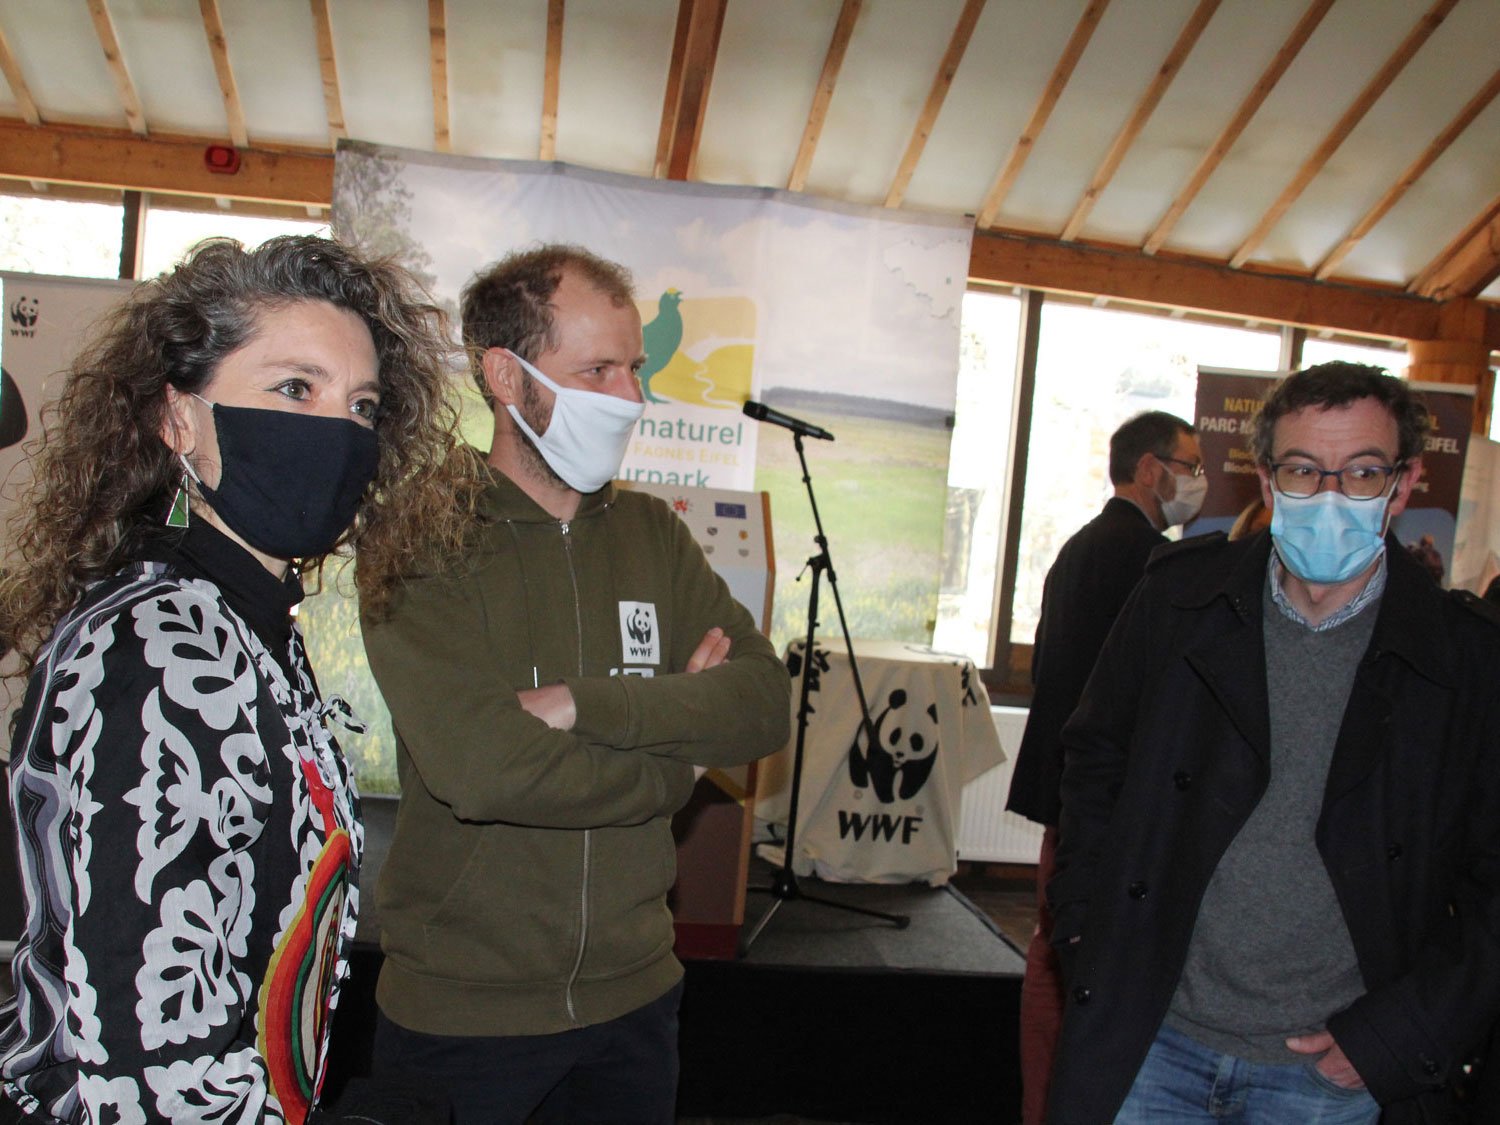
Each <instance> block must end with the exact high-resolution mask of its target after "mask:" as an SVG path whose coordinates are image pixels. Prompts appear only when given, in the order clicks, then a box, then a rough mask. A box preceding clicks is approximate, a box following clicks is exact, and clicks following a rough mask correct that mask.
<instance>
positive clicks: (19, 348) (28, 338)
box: [0, 270, 135, 550]
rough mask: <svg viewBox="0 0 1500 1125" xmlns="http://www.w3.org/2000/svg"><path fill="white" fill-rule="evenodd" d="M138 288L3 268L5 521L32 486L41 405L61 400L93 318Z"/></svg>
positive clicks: (1, 515) (0, 453) (0, 349)
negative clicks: (31, 458)
mask: <svg viewBox="0 0 1500 1125" xmlns="http://www.w3.org/2000/svg"><path fill="white" fill-rule="evenodd" d="M134 285H135V282H133V281H111V280H107V279H100V278H85V277H48V276H45V275H42V274H31V273H12V272H9V271H4V270H0V307H3V308H4V309H5V331H4V335H3V336H0V371H3V374H0V522H3V521H4V520H6V519H8V518H9V517H10V514H11V512H12V510H13V509H14V507H15V503H16V498H17V497H18V496H19V495H20V494H21V493H22V492H23V491H24V490H25V489H26V486H27V485H29V484H30V483H31V470H30V467H29V466H28V465H27V463H26V451H27V450H28V449H29V448H30V446H31V444H32V443H33V442H34V441H35V440H36V439H37V438H39V437H41V432H42V427H41V409H42V407H43V405H44V404H46V403H47V402H48V401H50V400H51V399H52V398H54V397H56V395H57V393H58V390H59V389H60V388H61V386H62V380H63V378H64V377H65V376H66V373H67V369H68V367H69V366H70V365H71V364H72V362H73V360H74V358H75V357H76V356H77V355H78V352H79V351H80V350H81V349H82V348H83V347H84V345H85V344H87V343H88V342H89V339H90V331H89V330H90V328H91V327H92V325H93V324H94V322H96V321H97V320H98V319H99V318H100V317H101V316H103V315H104V313H105V312H107V311H108V310H109V309H110V308H112V307H113V306H114V305H115V304H117V303H118V302H119V301H121V300H123V299H124V297H125V295H126V294H127V293H129V292H130V290H131V288H132V286H134ZM6 546H7V550H8V549H9V544H8V543H7V545H6Z"/></svg>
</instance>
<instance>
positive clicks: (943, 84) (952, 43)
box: [885, 0, 984, 207]
mask: <svg viewBox="0 0 1500 1125" xmlns="http://www.w3.org/2000/svg"><path fill="white" fill-rule="evenodd" d="M983 11H984V0H964V8H963V11H961V12H960V13H959V14H958V24H957V26H955V27H954V29H953V36H952V38H950V39H949V40H948V49H947V50H946V51H944V52H943V61H942V62H940V63H939V64H938V71H937V74H936V75H935V76H934V77H933V79H932V89H930V90H929V91H928V92H927V103H926V104H925V105H924V106H922V112H921V113H920V114H918V115H917V124H916V127H915V128H914V129H913V130H912V132H911V140H909V141H907V142H906V152H905V153H904V154H903V155H902V157H901V163H900V165H898V166H897V168H896V177H895V179H893V180H892V181H891V190H890V191H888V192H886V196H885V205H886V206H887V207H900V206H901V201H902V200H903V199H905V198H906V189H907V186H908V185H909V184H910V183H911V178H912V175H913V174H914V173H915V172H916V170H917V161H919V160H921V159H922V150H923V149H925V148H926V147H927V139H928V138H929V137H931V136H932V127H933V125H935V124H936V123H937V118H938V114H939V113H940V112H942V108H943V100H944V99H945V98H947V96H948V91H949V89H950V88H951V87H952V86H953V77H954V75H956V74H957V73H958V64H959V63H961V62H963V58H964V52H965V51H966V50H968V48H969V40H970V38H972V37H973V35H974V25H975V24H977V23H978V22H979V16H980V13H981V12H983Z"/></svg>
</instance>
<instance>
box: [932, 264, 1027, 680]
mask: <svg viewBox="0 0 1500 1125" xmlns="http://www.w3.org/2000/svg"><path fill="white" fill-rule="evenodd" d="M1020 328H1021V302H1020V300H1019V299H1018V298H1016V297H1013V296H1009V295H1001V294H997V293H984V292H978V291H971V292H969V293H968V294H966V295H965V296H964V304H963V327H962V329H961V332H962V336H961V339H960V343H959V367H958V386H957V407H956V411H955V418H954V425H953V441H952V445H951V447H950V450H949V455H948V510H947V518H946V520H945V522H944V527H943V555H942V568H943V577H942V585H941V587H940V588H939V592H938V616H937V625H936V627H935V628H934V629H933V636H932V643H933V647H935V648H938V649H941V650H943V651H945V652H961V653H963V654H964V655H965V656H967V657H969V659H971V660H973V661H974V662H975V663H976V664H977V665H979V667H981V668H983V667H985V666H987V665H988V664H989V663H990V652H991V645H990V636H991V629H992V627H993V618H994V608H995V590H996V585H995V583H996V578H997V576H998V575H997V571H998V569H999V563H1000V547H1001V544H1002V542H1003V535H1002V533H1003V530H1004V524H1005V507H1006V483H1007V480H1008V479H1009V477H1010V461H1011V428H1012V427H1011V421H1012V418H1013V416H1014V413H1015V390H1016V388H1015V381H1016V346H1017V342H1018V339H1019V335H1020Z"/></svg>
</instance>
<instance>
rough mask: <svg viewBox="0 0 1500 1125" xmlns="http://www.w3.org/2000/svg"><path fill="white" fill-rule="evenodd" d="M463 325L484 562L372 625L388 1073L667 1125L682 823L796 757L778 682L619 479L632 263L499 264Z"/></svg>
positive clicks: (476, 1097) (450, 575)
mask: <svg viewBox="0 0 1500 1125" xmlns="http://www.w3.org/2000/svg"><path fill="white" fill-rule="evenodd" d="M463 321H464V339H465V343H466V345H467V346H468V348H469V352H470V355H471V357H472V359H473V364H474V374H475V378H476V380H477V381H478V382H479V384H480V387H481V389H482V390H483V392H484V394H485V396H486V398H487V399H488V400H489V401H490V403H491V406H492V408H493V409H494V413H495V431H494V443H493V446H492V449H491V452H490V454H489V456H488V463H489V470H490V473H491V477H492V480H491V482H490V484H489V486H488V487H487V488H486V489H485V492H484V494H483V497H482V499H481V502H480V505H479V512H478V520H477V528H476V531H475V534H474V541H473V545H472V547H471V549H470V550H469V552H468V555H467V557H466V559H465V562H464V564H463V565H461V566H460V567H458V568H456V569H452V570H450V571H449V572H446V573H443V574H439V575H434V576H429V577H424V578H421V579H418V580H414V581H411V582H409V583H408V584H407V586H406V587H405V589H404V591H403V592H402V594H401V595H400V597H399V598H398V600H397V602H396V603H395V605H394V607H393V609H392V611H391V613H390V614H389V615H388V616H387V617H385V618H384V619H383V620H379V621H373V622H367V623H366V625H365V645H366V648H367V650H368V652H369V656H370V664H371V667H372V668H373V669H374V672H375V676H376V678H377V680H378V681H379V683H380V687H381V691H382V692H383V693H384V695H385V697H386V700H387V702H388V703H389V705H390V709H391V714H392V717H393V719H394V722H395V728H396V735H397V760H398V768H399V771H400V778H401V789H402V798H401V806H400V812H399V813H398V815H397V821H396V830H395V835H394V837H393V839H392V842H391V849H390V856H389V858H388V859H387V860H386V863H385V867H384V870H383V871H382V874H381V877H380V881H379V885H378V887H377V895H378V899H379V904H380V915H381V922H382V926H383V935H382V944H383V946H384V949H385V954H386V960H385V964H384V967H383V968H382V971H381V976H380V983H379V988H378V992H377V998H378V1000H379V1004H380V1008H381V1019H380V1024H379V1027H378V1029H377V1033H376V1056H377V1065H379V1066H382V1067H386V1068H393V1069H404V1070H407V1071H415V1072H417V1073H420V1074H422V1075H423V1076H425V1077H426V1078H427V1079H428V1080H430V1081H432V1082H433V1083H434V1084H437V1085H440V1086H442V1087H444V1088H445V1089H446V1091H447V1093H448V1095H449V1097H450V1098H451V1100H452V1102H453V1104H454V1107H455V1110H456V1117H455V1120H456V1121H457V1122H458V1123H459V1125H465V1123H467V1122H485V1123H491V1122H511V1121H514V1122H517V1123H520V1122H523V1121H526V1120H528V1119H530V1120H533V1121H559V1122H562V1121H583V1120H608V1121H641V1122H670V1121H671V1120H672V1119H673V1116H674V1102H675V1094H676V1082H677V1003H678V998H679V995H680V990H681V984H680V981H681V977H682V968H681V966H680V965H679V964H678V962H677V960H676V958H675V957H673V955H672V920H671V916H670V914H669V913H668V910H667V905H666V894H667V891H668V889H669V888H670V887H671V885H672V883H673V881H674V878H675V850H674V847H673V841H672V834H671V828H670V823H669V818H670V817H671V815H672V813H673V812H675V811H676V810H677V809H678V808H680V807H681V806H682V805H683V804H684V803H685V802H686V800H687V798H688V795H689V793H690V791H691V789H692V787H693V784H694V781H695V779H696V777H697V775H698V774H699V773H701V772H702V769H703V768H704V767H711V766H726V765H733V764H738V763H742V762H747V761H750V760H752V759H755V758H758V757H761V756H763V755H765V754H768V753H771V752H773V751H775V750H777V749H779V748H780V747H781V746H782V745H783V744H784V743H785V741H786V737H787V729H788V714H789V711H790V705H789V688H790V684H789V680H788V677H787V674H786V671H785V669H784V668H783V666H782V665H781V662H780V661H779V660H778V659H777V658H776V654H775V652H774V651H773V649H772V648H771V645H770V643H769V642H768V641H767V640H766V639H765V637H763V636H762V635H761V634H760V633H759V632H758V631H757V630H756V628H755V624H754V622H753V621H752V619H751V617H750V615H749V614H748V613H747V612H746V611H745V610H744V609H743V608H742V607H741V606H740V605H739V604H738V603H736V602H735V601H734V599H733V598H732V597H731V596H730V594H729V591H728V589H727V587H726V586H725V585H724V583H723V582H722V581H721V580H720V579H719V578H718V577H717V576H716V575H715V574H714V573H713V571H712V570H711V569H710V568H709V566H708V563H707V561H706V560H705V558H704V556H703V552H702V550H701V549H700V548H699V547H698V545H697V544H696V543H695V542H694V541H693V540H692V538H691V536H690V534H689V533H688V530H687V528H686V527H685V526H684V525H683V524H682V522H681V521H680V520H678V519H677V517H676V516H675V515H674V514H673V513H672V512H671V510H670V509H669V508H668V507H667V505H665V504H663V503H662V502H660V501H659V500H656V499H655V498H652V497H649V496H646V495H645V494H643V493H635V492H629V491H621V490H617V489H616V488H615V486H614V485H613V484H612V483H610V478H611V477H613V476H614V474H615V473H616V472H618V470H619V464H620V459H621V457H622V455H623V453H624V449H625V444H626V442H628V440H629V436H630V432H631V430H632V428H633V426H634V423H635V420H636V418H638V417H639V415H640V412H641V409H642V407H641V392H640V388H639V386H638V383H637V379H636V372H637V370H638V369H639V368H640V366H641V364H642V363H643V362H644V359H645V357H644V355H643V354H642V341H641V320H640V316H639V314H638V313H637V312H636V309H635V306H634V304H633V302H632V297H631V290H630V282H629V277H628V275H627V274H626V273H625V272H624V270H622V269H621V268H620V267H618V266H615V265H613V264H612V263H609V262H605V261H603V260H602V259H599V258H596V257H594V256H593V255H591V254H588V253H587V252H585V251H582V250H579V249H577V248H574V247H565V246H547V247H542V248H540V249H537V250H532V251H528V252H525V253H522V254H516V255H512V256H511V257H509V258H507V259H505V260H504V261H502V262H500V263H499V264H498V265H496V266H493V267H491V268H490V269H489V270H487V271H485V272H483V273H481V274H480V275H478V276H476V277H475V278H474V279H473V280H472V281H471V282H470V283H469V285H468V286H467V287H466V288H465V290H464V294H463ZM502 408H503V409H502Z"/></svg>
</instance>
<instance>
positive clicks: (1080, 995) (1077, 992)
mask: <svg viewBox="0 0 1500 1125" xmlns="http://www.w3.org/2000/svg"><path fill="white" fill-rule="evenodd" d="M1093 995H1094V994H1093V993H1092V992H1090V991H1089V990H1088V989H1086V988H1084V987H1083V985H1079V986H1078V987H1077V988H1075V989H1074V990H1073V999H1074V1000H1076V1001H1077V1002H1078V1003H1080V1004H1087V1003H1088V1002H1089V998H1090V997H1092V996H1093Z"/></svg>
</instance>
